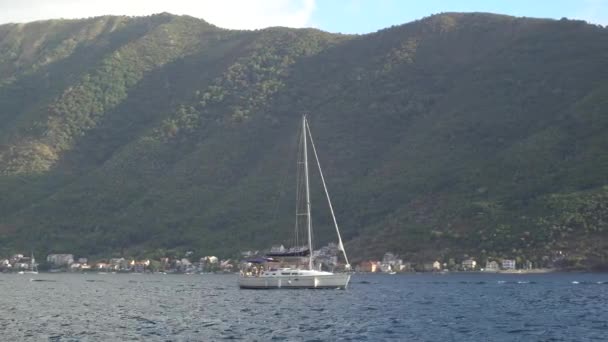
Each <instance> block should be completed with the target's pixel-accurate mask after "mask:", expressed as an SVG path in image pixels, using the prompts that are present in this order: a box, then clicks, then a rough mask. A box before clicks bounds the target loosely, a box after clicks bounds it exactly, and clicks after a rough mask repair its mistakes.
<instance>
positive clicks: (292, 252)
mask: <svg viewBox="0 0 608 342" xmlns="http://www.w3.org/2000/svg"><path fill="white" fill-rule="evenodd" d="M308 138H310V144H311V147H312V150H313V152H314V157H315V160H316V164H317V166H318V170H319V175H320V178H321V183H322V184H323V189H324V190H325V196H326V198H327V203H328V206H329V210H330V212H331V216H332V218H333V223H334V227H335V229H336V233H337V237H338V249H339V250H340V251H341V252H342V254H343V256H344V260H345V262H346V265H345V270H346V271H347V272H344V273H332V272H326V271H320V270H315V269H314V268H313V253H312V251H313V246H312V221H311V212H310V185H309V174H308ZM300 143H301V158H302V159H303V160H302V161H300V160H299V161H298V165H302V167H303V172H298V175H299V176H300V175H301V174H302V173H303V178H304V179H303V180H301V179H298V181H297V184H298V185H299V186H303V187H304V189H302V190H304V191H303V192H304V194H305V199H304V202H305V205H302V206H303V207H304V208H303V209H304V212H299V211H298V210H296V240H298V239H297V235H298V233H297V227H298V224H299V223H303V222H299V221H298V218H299V217H302V216H303V217H305V221H306V232H307V234H306V235H307V240H308V245H307V246H304V247H293V248H290V249H288V250H286V251H275V252H271V253H267V254H266V257H265V258H257V259H252V260H247V261H248V264H249V265H259V266H260V267H259V268H258V267H257V266H253V272H250V271H247V270H246V271H241V274H240V275H239V280H238V282H239V287H240V288H242V289H281V288H292V289H323V288H332V289H346V287H347V286H348V282H349V280H350V276H351V274H350V273H349V272H348V271H350V264H349V263H348V257H347V256H346V251H345V250H344V244H343V243H342V237H341V236H340V229H339V228H338V223H337V221H336V216H335V214H334V210H333V207H332V205H331V199H330V198H329V192H328V190H327V185H326V183H325V178H324V177H323V171H322V170H321V164H320V163H319V157H318V156H317V150H316V148H315V144H314V142H313V139H312V134H311V132H310V127H309V126H308V121H307V119H306V115H304V116H303V117H302V132H301V137H300ZM298 193H299V194H302V192H300V188H298ZM299 198H300V196H298V199H299ZM296 207H298V208H300V207H299V206H296ZM302 258H307V259H308V265H307V267H302V266H297V267H295V268H294V267H272V266H268V267H264V266H263V265H264V264H266V265H270V264H272V263H276V262H277V259H287V260H291V261H298V260H301V259H302Z"/></svg>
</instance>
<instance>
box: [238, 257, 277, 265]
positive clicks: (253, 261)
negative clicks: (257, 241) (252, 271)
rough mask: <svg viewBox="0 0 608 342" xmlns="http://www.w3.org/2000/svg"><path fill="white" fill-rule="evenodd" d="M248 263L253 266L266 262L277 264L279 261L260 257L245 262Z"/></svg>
mask: <svg viewBox="0 0 608 342" xmlns="http://www.w3.org/2000/svg"><path fill="white" fill-rule="evenodd" d="M245 261H246V262H249V263H252V264H263V263H265V262H275V261H277V260H275V259H273V258H263V257H259V258H253V259H247V260H245Z"/></svg>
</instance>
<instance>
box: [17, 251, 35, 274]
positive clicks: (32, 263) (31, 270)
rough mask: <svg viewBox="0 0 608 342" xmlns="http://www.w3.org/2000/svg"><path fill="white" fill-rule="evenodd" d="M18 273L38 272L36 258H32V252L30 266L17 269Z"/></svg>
mask: <svg viewBox="0 0 608 342" xmlns="http://www.w3.org/2000/svg"><path fill="white" fill-rule="evenodd" d="M19 274H38V266H37V265H36V259H34V253H32V257H31V258H30V266H29V267H28V269H27V270H24V271H19Z"/></svg>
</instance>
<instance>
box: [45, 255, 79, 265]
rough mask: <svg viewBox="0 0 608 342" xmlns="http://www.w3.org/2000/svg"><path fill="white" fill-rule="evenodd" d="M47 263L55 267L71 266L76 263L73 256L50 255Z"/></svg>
mask: <svg viewBox="0 0 608 342" xmlns="http://www.w3.org/2000/svg"><path fill="white" fill-rule="evenodd" d="M46 261H47V262H48V263H50V264H53V265H54V266H69V265H71V264H73V263H74V255H73V254H49V255H48V256H47V257H46Z"/></svg>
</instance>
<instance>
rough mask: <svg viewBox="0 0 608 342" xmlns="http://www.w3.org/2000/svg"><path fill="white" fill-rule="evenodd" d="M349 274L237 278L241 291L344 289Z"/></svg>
mask: <svg viewBox="0 0 608 342" xmlns="http://www.w3.org/2000/svg"><path fill="white" fill-rule="evenodd" d="M349 280H350V274H346V273H339V274H321V275H304V276H260V277H255V276H243V275H241V276H239V287H240V288H242V289H283V288H285V289H346V287H347V286H348V282H349Z"/></svg>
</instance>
